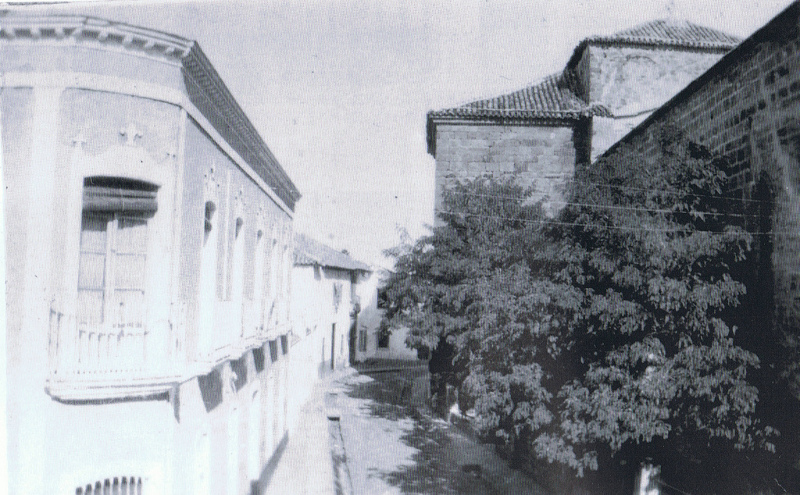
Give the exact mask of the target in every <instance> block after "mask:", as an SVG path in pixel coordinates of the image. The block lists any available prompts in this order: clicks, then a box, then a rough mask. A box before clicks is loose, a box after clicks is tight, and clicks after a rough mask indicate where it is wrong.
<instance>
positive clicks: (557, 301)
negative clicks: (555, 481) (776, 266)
mask: <svg viewBox="0 0 800 495" xmlns="http://www.w3.org/2000/svg"><path fill="white" fill-rule="evenodd" d="M660 145H661V153H660V155H659V159H658V160H655V161H651V162H647V161H645V160H643V159H641V157H637V155H636V154H635V153H633V152H626V153H617V154H615V155H614V156H615V157H620V158H608V159H605V160H603V161H601V162H600V163H597V164H595V165H593V166H592V167H582V168H581V169H580V170H579V172H578V175H577V176H576V178H575V181H574V184H573V187H572V189H573V190H572V192H571V195H570V202H569V203H568V204H567V206H566V207H565V208H564V209H563V210H562V211H561V212H560V213H559V215H558V216H557V217H555V218H549V217H547V216H546V215H545V214H544V212H543V210H542V208H541V207H540V205H533V204H529V203H528V202H526V198H527V197H528V193H529V191H526V190H523V189H522V188H520V187H519V186H516V185H513V184H509V183H496V182H494V181H492V180H491V179H490V178H482V179H478V180H476V181H473V182H470V183H466V184H460V185H456V186H455V187H454V188H452V189H451V190H449V191H447V192H446V193H445V196H444V201H443V204H444V210H443V211H440V212H438V213H439V218H440V219H441V225H439V226H437V227H436V228H434V230H433V233H432V235H430V236H427V237H425V238H423V239H421V240H419V241H418V242H416V243H415V244H414V245H410V246H407V247H406V249H403V250H396V251H394V252H393V253H391V254H394V255H395V256H396V266H395V271H394V273H393V274H392V276H391V277H390V279H389V281H388V285H387V295H388V299H389V301H390V305H389V310H388V311H387V318H388V320H389V321H390V322H391V323H392V324H393V325H397V324H403V325H408V326H409V327H410V328H411V333H410V336H409V343H410V344H411V345H412V346H414V347H416V348H426V349H432V348H435V347H436V346H437V345H438V343H439V342H440V341H441V339H443V338H446V337H448V336H450V339H451V340H452V341H453V342H454V349H455V351H454V359H453V363H454V373H453V375H452V378H451V379H452V381H453V383H454V385H456V386H458V387H459V388H460V390H461V392H462V393H461V397H460V401H461V402H462V408H463V407H471V408H474V410H475V412H476V417H477V418H478V422H479V426H480V427H481V429H482V431H484V432H485V433H487V434H490V435H493V436H494V437H495V438H497V439H498V440H499V441H501V442H502V443H505V444H508V445H510V446H513V450H514V452H515V453H517V454H518V455H519V456H520V457H521V458H526V457H527V458H538V459H544V460H547V461H550V462H557V463H559V464H561V465H564V466H568V467H570V468H572V469H573V470H575V471H576V472H577V473H578V474H583V473H584V472H585V471H586V470H596V469H597V468H598V466H600V465H601V464H603V463H604V462H607V461H608V459H609V458H610V456H612V455H625V454H626V453H628V454H630V455H631V456H633V457H637V456H638V457H645V456H654V457H659V456H662V457H663V456H673V457H670V462H677V463H681V462H684V463H690V464H691V463H693V462H694V463H696V462H699V461H700V460H702V457H703V456H702V455H701V454H698V452H707V451H708V446H710V445H714V446H721V448H724V449H740V450H741V449H754V448H762V449H766V450H770V449H771V448H772V445H771V444H770V443H769V442H768V441H767V437H768V436H769V434H770V433H771V429H770V428H769V427H766V426H764V425H762V424H760V423H759V421H758V417H757V414H756V407H757V404H758V389H757V387H756V385H755V384H754V382H753V380H752V376H753V370H755V369H757V368H758V366H759V358H758V356H757V355H756V354H755V353H753V352H751V351H750V350H748V349H745V348H743V347H742V346H740V345H738V344H737V339H736V332H737V328H736V327H735V326H733V325H732V324H731V323H730V322H731V321H733V320H732V318H731V315H733V314H735V311H736V308H737V306H738V305H739V302H740V300H741V298H742V297H743V295H744V294H745V292H746V290H745V286H744V284H743V283H742V282H741V281H739V280H738V277H737V274H738V273H739V270H740V267H741V264H742V262H743V261H744V260H745V259H746V256H747V253H748V252H749V251H750V249H751V242H752V239H751V236H750V234H748V233H747V232H746V231H745V229H744V228H742V223H743V222H742V220H743V218H744V214H743V212H742V210H741V208H738V206H737V205H740V204H741V202H739V203H737V202H731V201H728V198H727V197H726V195H725V191H726V187H727V176H726V174H725V172H724V169H723V167H722V164H721V163H720V162H719V161H718V160H715V159H713V157H712V156H711V155H710V154H709V153H708V152H707V151H705V150H704V149H703V148H702V147H699V146H695V145H692V144H691V143H688V142H687V141H686V140H683V139H682V138H681V137H680V135H679V133H677V132H675V131H673V130H671V129H669V128H665V130H664V133H663V138H662V140H661V143H660ZM633 157H637V158H636V160H634V158H633Z"/></svg>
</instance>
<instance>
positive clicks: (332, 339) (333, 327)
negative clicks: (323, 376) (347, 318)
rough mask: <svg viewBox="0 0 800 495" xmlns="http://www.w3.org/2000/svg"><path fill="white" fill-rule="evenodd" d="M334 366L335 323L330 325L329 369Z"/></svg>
mask: <svg viewBox="0 0 800 495" xmlns="http://www.w3.org/2000/svg"><path fill="white" fill-rule="evenodd" d="M335 366H336V323H332V324H331V369H334V368H335Z"/></svg>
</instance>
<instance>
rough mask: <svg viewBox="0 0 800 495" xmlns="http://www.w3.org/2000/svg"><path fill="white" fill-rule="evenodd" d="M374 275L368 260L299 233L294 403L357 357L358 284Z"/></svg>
mask: <svg viewBox="0 0 800 495" xmlns="http://www.w3.org/2000/svg"><path fill="white" fill-rule="evenodd" d="M371 276H372V270H371V268H370V267H369V265H367V264H365V263H362V262H360V261H356V260H354V259H353V258H351V257H350V256H348V255H347V254H345V253H343V252H341V251H337V250H335V249H333V248H331V247H329V246H326V245H324V244H322V243H320V242H318V241H316V240H314V239H312V238H310V237H308V236H306V235H303V234H297V235H295V237H294V268H293V269H292V287H293V289H292V300H291V318H292V334H291V338H290V339H289V341H290V342H289V343H290V346H291V349H292V370H293V371H292V372H293V375H294V376H296V377H297V380H296V385H295V386H294V387H293V391H292V394H293V397H292V398H291V403H292V404H293V405H294V406H296V407H300V406H301V405H302V404H303V403H304V402H305V400H306V398H307V397H308V395H309V393H310V392H311V386H312V385H313V383H314V382H315V381H316V380H317V379H318V378H320V377H322V376H324V375H325V374H327V373H330V372H332V371H334V370H338V369H342V368H345V367H347V366H350V365H351V364H353V363H355V362H356V361H357V359H358V351H357V348H358V331H357V328H358V327H359V326H360V325H363V320H361V314H362V313H363V310H362V307H361V305H360V303H359V301H360V300H361V297H360V294H359V289H360V285H361V284H362V283H363V282H364V281H367V280H369V279H370V278H371Z"/></svg>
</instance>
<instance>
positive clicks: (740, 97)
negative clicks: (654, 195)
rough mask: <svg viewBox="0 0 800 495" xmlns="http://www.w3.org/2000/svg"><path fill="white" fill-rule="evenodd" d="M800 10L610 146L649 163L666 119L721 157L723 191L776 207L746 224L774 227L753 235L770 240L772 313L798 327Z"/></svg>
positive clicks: (773, 25)
mask: <svg viewBox="0 0 800 495" xmlns="http://www.w3.org/2000/svg"><path fill="white" fill-rule="evenodd" d="M799 17H800V4H798V3H795V4H793V5H792V6H791V7H789V8H788V9H787V10H786V11H784V12H783V13H782V14H781V15H779V16H778V17H776V18H775V19H774V20H773V21H771V22H770V23H769V24H768V25H767V26H765V27H764V28H762V29H761V30H760V31H759V32H757V33H756V34H754V35H753V36H752V37H751V38H749V39H748V40H747V41H745V42H744V43H743V44H742V45H740V46H739V47H738V48H737V49H736V50H734V52H732V53H731V54H730V55H728V56H726V57H725V58H724V59H723V60H722V61H720V62H719V63H718V64H717V65H716V66H714V68H713V69H711V70H710V71H709V72H708V73H706V74H704V75H703V76H701V77H700V78H699V79H697V80H696V81H694V82H693V83H692V84H690V85H689V87H687V88H686V89H685V90H684V91H682V92H681V93H680V94H679V95H678V96H677V97H676V98H675V99H674V100H673V101H671V102H669V103H668V104H667V105H665V106H664V107H663V108H661V109H659V110H658V111H656V112H654V114H653V115H652V116H651V118H649V119H648V120H647V121H645V122H644V123H643V124H642V125H641V126H640V127H638V128H637V129H635V130H634V131H633V132H632V133H631V134H629V135H628V136H626V137H625V138H623V142H626V143H628V144H630V145H631V146H615V147H612V148H611V149H610V150H609V152H608V153H607V155H614V154H619V153H635V154H636V155H637V157H638V156H643V157H644V160H643V163H642V166H643V167H646V166H647V162H648V161H650V162H652V161H653V160H655V159H656V158H657V154H658V152H659V151H658V149H659V143H658V135H659V129H660V128H661V126H662V125H663V124H665V123H668V122H669V123H672V124H674V125H676V126H677V128H679V129H683V130H684V131H685V133H686V136H687V137H689V138H690V139H691V140H693V141H695V142H697V143H699V144H702V145H705V146H706V147H708V148H709V149H710V150H711V152H712V153H714V154H715V155H716V156H718V157H722V158H724V159H725V160H726V162H727V164H728V166H729V167H730V171H731V173H733V174H734V181H735V185H734V189H733V190H732V191H728V192H727V193H726V195H728V196H735V197H736V198H737V200H739V199H740V200H742V201H745V202H746V203H747V204H748V205H749V206H750V207H751V211H756V210H758V207H761V208H762V209H761V211H764V210H763V207H765V206H766V207H769V209H770V210H771V219H770V218H768V219H767V222H766V223H765V224H764V223H763V222H758V221H751V222H750V225H749V228H750V229H751V230H753V231H754V232H757V231H759V230H766V231H768V232H769V234H767V235H761V234H759V235H757V236H756V238H757V239H759V240H760V242H761V245H762V246H763V245H764V244H763V243H764V241H763V239H768V240H769V241H771V242H769V243H768V244H767V245H769V246H770V247H771V251H772V255H771V267H772V277H774V279H773V283H774V296H773V297H774V304H775V309H774V315H773V316H774V318H775V322H776V323H777V324H778V325H779V326H780V327H782V328H784V329H797V328H800V289H799V287H800V118H798V117H800V36H798V33H799V32H800V30H799V29H798V18H799ZM760 179H764V181H765V182H766V183H767V184H768V186H769V189H770V190H771V193H772V197H771V202H769V203H763V202H757V201H753V194H754V192H755V190H756V186H757V184H758V182H759V180H760ZM759 199H763V198H759ZM766 199H769V197H767V198H766ZM770 224H771V225H770Z"/></svg>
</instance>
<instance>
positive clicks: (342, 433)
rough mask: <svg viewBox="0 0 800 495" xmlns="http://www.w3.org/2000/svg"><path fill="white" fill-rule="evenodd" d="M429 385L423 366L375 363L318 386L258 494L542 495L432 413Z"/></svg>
mask: <svg viewBox="0 0 800 495" xmlns="http://www.w3.org/2000/svg"><path fill="white" fill-rule="evenodd" d="M427 379H428V376H427V369H426V367H425V366H424V365H422V366H419V365H412V366H410V367H409V365H408V364H405V365H404V364H399V365H398V364H397V363H384V364H381V363H375V364H373V366H371V367H361V369H360V371H356V370H354V369H347V370H344V371H340V372H338V373H336V374H335V375H333V376H330V377H328V378H326V379H325V380H323V381H322V382H320V383H319V384H317V386H315V388H314V390H313V392H312V394H311V398H310V400H309V401H308V402H307V403H306V405H305V406H304V407H303V408H302V409H301V411H300V417H299V418H298V421H297V425H298V426H297V428H296V429H295V431H293V432H292V433H291V434H290V436H289V441H288V443H287V445H286V448H285V450H284V452H283V454H282V456H281V459H280V461H279V462H278V463H277V466H276V468H275V471H274V472H273V474H272V476H271V477H270V479H269V482H268V485H267V488H266V491H265V492H264V494H265V495H284V494H298V495H328V494H336V495H339V494H341V495H395V494H431V495H434V494H435V495H439V494H476V495H477V494H499V495H503V494H508V495H511V494H543V495H544V494H545V492H544V491H543V490H542V489H541V488H540V487H539V486H538V485H537V484H536V483H535V482H534V481H533V480H532V479H531V478H529V477H528V476H526V475H525V474H523V473H521V472H519V471H515V470H513V469H511V468H510V467H509V466H508V464H507V463H506V462H505V461H504V460H503V459H501V458H499V457H498V456H497V455H496V454H495V453H494V450H493V448H491V446H488V445H484V444H481V443H480V442H478V441H477V440H476V439H475V438H474V437H473V436H472V435H469V434H467V433H466V432H464V431H462V430H460V429H459V428H457V427H456V426H454V425H452V424H450V423H448V422H446V421H444V420H442V419H439V418H436V417H434V416H433V415H432V414H430V412H429V411H428V409H427V407H426V406H425V404H424V401H421V400H420V390H419V389H420V388H421V387H426V386H427V385H426V384H427ZM425 392H427V391H426V390H425ZM329 417H330V418H332V419H329Z"/></svg>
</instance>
